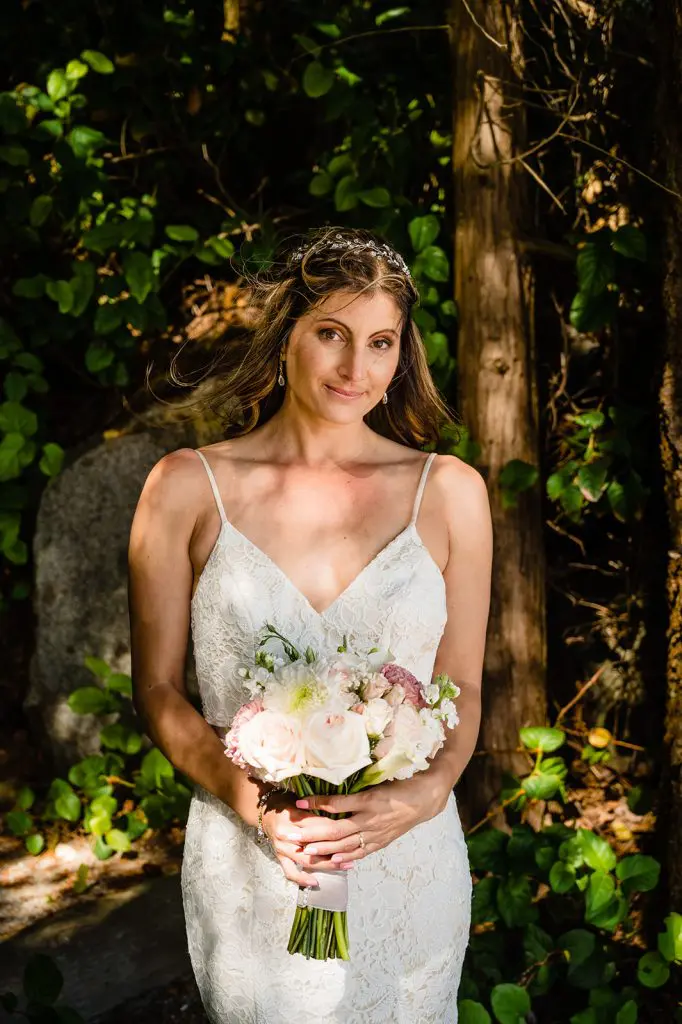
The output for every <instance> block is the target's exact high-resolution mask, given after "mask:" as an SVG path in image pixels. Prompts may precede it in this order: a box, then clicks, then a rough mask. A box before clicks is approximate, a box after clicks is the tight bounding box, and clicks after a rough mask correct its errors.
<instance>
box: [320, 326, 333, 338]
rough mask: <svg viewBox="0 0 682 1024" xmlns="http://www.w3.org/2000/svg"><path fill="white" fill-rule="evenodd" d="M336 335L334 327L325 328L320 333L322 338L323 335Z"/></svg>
mask: <svg viewBox="0 0 682 1024" xmlns="http://www.w3.org/2000/svg"><path fill="white" fill-rule="evenodd" d="M336 333H337V332H336V331H335V330H334V328H333V327H323V328H322V330H321V331H320V336H322V335H329V334H336Z"/></svg>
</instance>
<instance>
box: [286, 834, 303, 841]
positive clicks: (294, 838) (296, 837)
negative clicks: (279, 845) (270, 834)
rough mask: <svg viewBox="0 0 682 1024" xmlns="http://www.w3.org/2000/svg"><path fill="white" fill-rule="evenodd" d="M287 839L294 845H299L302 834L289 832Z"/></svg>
mask: <svg viewBox="0 0 682 1024" xmlns="http://www.w3.org/2000/svg"><path fill="white" fill-rule="evenodd" d="M285 838H286V839H291V841H292V842H294V843H298V842H300V839H301V833H300V832H287V834H286V837H285Z"/></svg>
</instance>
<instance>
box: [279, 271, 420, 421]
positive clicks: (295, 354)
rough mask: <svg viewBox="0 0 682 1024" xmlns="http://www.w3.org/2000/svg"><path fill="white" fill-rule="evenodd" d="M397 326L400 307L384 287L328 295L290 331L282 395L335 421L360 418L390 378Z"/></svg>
mask: <svg viewBox="0 0 682 1024" xmlns="http://www.w3.org/2000/svg"><path fill="white" fill-rule="evenodd" d="M400 328H401V314H400V310H399V308H398V305H397V303H396V302H395V299H393V297H392V296H391V295H387V294H386V292H381V291H379V292H374V293H372V294H370V293H364V294H362V295H357V294H355V293H351V292H345V291H339V292H334V293H333V294H332V295H328V296H327V297H326V298H325V299H324V301H323V302H321V303H320V304H319V305H318V306H317V307H316V308H315V309H313V310H310V311H309V312H308V313H306V314H305V315H304V316H302V317H300V318H299V319H298V320H297V321H296V323H295V325H294V327H293V330H292V332H291V335H290V336H289V340H288V342H287V344H286V347H285V350H284V364H285V369H286V378H287V396H286V399H287V400H288V401H289V402H293V403H295V404H296V405H301V406H303V407H305V408H306V409H308V410H309V411H310V412H312V413H314V414H317V415H318V416H322V417H323V418H324V419H327V420H334V421H335V422H337V423H351V422H357V421H358V420H360V419H362V417H363V416H366V415H367V413H368V412H369V411H370V409H372V408H373V407H374V406H375V405H376V404H377V403H378V402H380V401H381V399H382V397H383V394H384V392H385V391H386V390H387V389H388V386H389V384H390V383H391V379H392V378H393V374H394V373H395V370H396V367H397V365H398V355H399V350H400Z"/></svg>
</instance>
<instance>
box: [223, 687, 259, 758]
mask: <svg viewBox="0 0 682 1024" xmlns="http://www.w3.org/2000/svg"><path fill="white" fill-rule="evenodd" d="M262 710H263V701H262V700H260V698H259V699H257V700H252V701H249V703H248V704H242V706H241V707H240V709H239V711H238V712H237V714H236V715H235V716H234V718H233V719H232V724H231V726H230V729H229V731H228V732H227V733H226V734H225V739H224V743H225V754H226V756H227V757H229V758H230V760H231V761H234V763H235V764H238V765H239V767H240V768H247V767H248V765H247V763H246V761H245V760H244V758H243V757H242V754H241V750H240V747H239V732H240V730H241V728H242V727H243V726H244V725H246V723H247V722H249V721H251V719H252V718H253V717H254V715H258V714H259V713H260V712H261V711H262Z"/></svg>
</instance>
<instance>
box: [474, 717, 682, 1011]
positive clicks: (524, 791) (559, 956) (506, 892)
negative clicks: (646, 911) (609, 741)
mask: <svg viewBox="0 0 682 1024" xmlns="http://www.w3.org/2000/svg"><path fill="white" fill-rule="evenodd" d="M520 738H521V742H522V743H523V745H524V747H525V748H526V749H527V750H528V752H529V754H531V755H533V757H534V762H535V763H534V765H533V768H532V771H531V773H530V774H529V775H528V776H526V777H524V778H522V779H517V778H513V777H511V776H510V777H508V779H507V782H506V784H505V789H504V790H503V792H502V794H501V795H502V797H503V799H505V800H506V801H508V804H507V806H508V809H509V808H511V813H512V822H513V821H514V817H518V815H515V814H514V812H515V811H516V812H518V811H519V810H522V809H523V808H525V807H526V806H527V805H528V804H529V803H530V802H533V801H535V800H543V801H545V800H547V799H550V798H551V799H552V800H554V801H556V800H557V799H565V798H566V794H565V792H564V779H565V777H566V774H567V771H568V768H567V766H566V764H565V762H564V761H563V760H562V758H560V757H558V756H554V753H555V751H558V750H559V749H560V748H561V747H562V746H563V744H564V741H565V733H564V732H563V730H562V729H558V728H549V727H531V728H525V729H522V730H521V731H520ZM595 741H596V740H595ZM467 847H468V853H469V863H470V866H471V869H472V871H473V872H474V875H475V884H474V891H473V904H472V926H473V933H472V936H471V941H470V945H469V949H468V952H467V957H466V960H465V964H464V972H463V976H462V983H461V987H460V993H459V995H460V1004H459V1005H460V1018H461V1019H462V1020H463V1021H471V1022H473V1024H478V1022H479V1021H480V1022H482V1024H483V1022H486V1021H490V1020H491V1019H494V1020H496V1021H500V1022H506V1021H513V1022H515V1024H523V1022H525V1021H526V1020H527V1019H529V1017H528V1015H529V1013H530V1012H531V1011H532V1013H533V1014H534V1017H535V1018H537V1019H538V1020H541V1019H544V1014H545V1011H547V1012H549V1013H550V1017H549V1018H548V1019H554V1017H553V1016H551V1013H552V1011H553V1010H555V1008H556V1007H557V1006H561V1007H562V1012H563V1013H565V1016H563V1017H562V1018H561V1019H562V1020H563V1019H565V1020H569V1019H570V1021H571V1022H572V1024H589V1022H592V1024H623V1022H627V1021H636V1020H637V1019H638V1016H637V1015H638V1007H639V1006H640V1005H641V1004H643V1001H644V1000H645V999H646V990H647V989H653V988H660V987H661V986H663V985H665V984H666V982H667V981H668V980H669V978H670V976H671V973H672V970H673V969H674V965H676V964H679V963H680V962H682V916H680V915H679V914H675V913H673V914H670V915H669V916H668V917H667V918H666V919H665V922H664V923H665V931H663V932H662V933H661V934H660V935H659V937H658V949H657V950H655V951H654V950H652V951H649V952H646V953H644V954H642V953H641V950H639V949H638V948H637V947H636V946H635V945H634V944H633V945H631V944H630V940H631V939H632V937H633V924H632V920H631V911H632V909H633V906H635V905H637V906H638V905H639V904H640V902H641V899H642V897H641V894H642V893H646V892H649V891H651V890H653V889H655V887H656V886H657V884H658V880H659V874H660V864H659V862H658V861H657V860H656V859H655V858H654V857H651V856H648V855H645V854H639V853H636V854H629V855H626V856H622V857H618V856H617V854H616V852H615V850H614V849H613V848H612V847H611V845H610V844H609V843H608V842H607V840H606V839H604V838H603V837H602V836H599V835H597V834H596V833H594V832H591V831H589V830H588V829H584V828H570V827H568V826H567V825H565V824H563V823H562V822H561V820H557V821H554V822H552V823H550V824H545V825H544V826H543V827H542V828H540V829H538V830H535V829H533V828H531V827H530V825H528V824H525V823H523V822H522V821H518V820H517V821H516V822H515V823H512V825H511V832H510V833H508V832H507V831H503V830H501V829H495V828H488V829H485V830H481V831H476V832H474V833H472V834H470V835H469V836H468V837H467ZM634 963H636V964H637V970H636V980H637V982H638V985H639V987H637V986H635V985H633V981H634V980H635V979H634V976H633V965H634Z"/></svg>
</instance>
